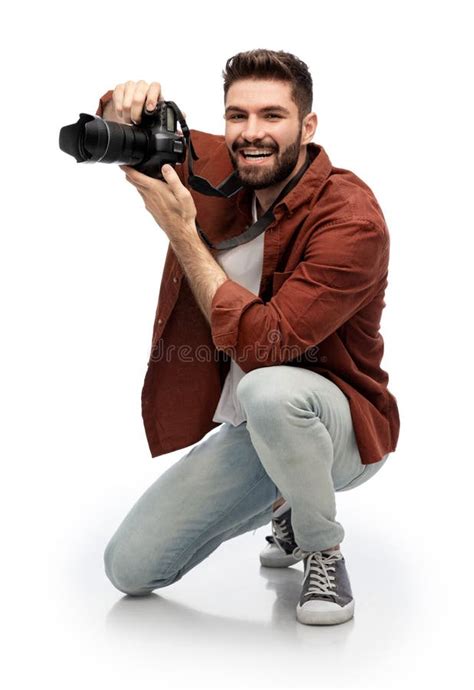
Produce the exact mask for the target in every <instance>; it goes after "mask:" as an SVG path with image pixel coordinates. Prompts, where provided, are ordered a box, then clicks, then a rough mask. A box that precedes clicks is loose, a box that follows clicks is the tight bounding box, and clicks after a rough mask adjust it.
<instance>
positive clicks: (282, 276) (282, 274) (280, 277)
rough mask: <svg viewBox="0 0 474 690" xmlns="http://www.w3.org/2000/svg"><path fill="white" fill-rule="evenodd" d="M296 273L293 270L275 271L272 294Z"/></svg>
mask: <svg viewBox="0 0 474 690" xmlns="http://www.w3.org/2000/svg"><path fill="white" fill-rule="evenodd" d="M293 273H294V270H293V271H275V272H274V274H273V279H272V294H273V295H274V294H275V293H276V292H278V290H279V289H280V288H281V286H282V285H283V283H284V282H285V281H286V280H288V278H289V277H290V276H292V275H293Z"/></svg>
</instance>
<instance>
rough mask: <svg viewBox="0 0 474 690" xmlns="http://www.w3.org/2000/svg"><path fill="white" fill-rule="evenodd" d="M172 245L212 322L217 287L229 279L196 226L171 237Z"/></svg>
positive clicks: (192, 287) (198, 300)
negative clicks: (213, 302) (212, 308)
mask: <svg viewBox="0 0 474 690" xmlns="http://www.w3.org/2000/svg"><path fill="white" fill-rule="evenodd" d="M170 244H171V247H172V249H173V251H174V253H175V254H176V256H177V258H178V261H179V263H180V264H181V266H182V268H183V270H184V272H185V274H186V277H187V279H188V282H189V285H190V287H191V290H192V291H193V294H194V296H195V298H196V301H197V303H198V305H199V307H200V309H201V311H202V313H203V314H204V316H205V317H206V319H207V321H208V322H209V323H211V304H212V299H213V297H214V295H215V293H216V291H217V288H218V287H219V286H220V285H222V283H223V282H224V281H226V280H227V278H228V276H227V274H226V273H225V272H224V271H223V270H222V268H221V267H220V266H219V264H218V263H217V261H215V259H214V258H213V256H212V254H211V252H210V251H209V250H208V248H207V247H206V246H205V245H204V244H203V242H202V240H201V239H200V238H199V235H198V233H197V230H196V227H195V226H193V228H192V229H190V231H189V232H186V233H182V234H181V233H180V234H179V236H174V237H173V238H172V239H170Z"/></svg>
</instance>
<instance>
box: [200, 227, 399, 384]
mask: <svg viewBox="0 0 474 690" xmlns="http://www.w3.org/2000/svg"><path fill="white" fill-rule="evenodd" d="M388 251H389V250H388V232H387V230H386V228H381V227H379V226H376V225H375V224H374V223H373V222H372V221H368V220H360V221H357V220H356V221H354V219H353V218H351V219H347V220H343V221H335V222H331V223H328V224H326V225H324V226H322V227H320V228H317V229H315V231H314V233H313V235H312V236H311V238H310V240H309V242H308V245H307V248H306V252H305V254H304V257H303V259H302V261H301V262H300V263H299V264H298V265H297V267H296V268H295V270H294V271H293V272H291V274H290V275H289V277H288V278H287V279H286V280H285V282H284V283H283V285H282V286H281V288H280V289H279V290H278V292H277V293H276V294H275V295H274V296H273V297H272V299H271V300H270V301H269V302H267V303H265V302H263V300H262V299H261V298H260V297H259V296H258V295H255V294H254V293H252V292H250V291H249V290H247V289H246V288H244V287H243V286H242V285H240V284H239V283H236V282H235V281H233V280H231V279H227V280H226V281H225V282H224V283H222V284H221V285H220V286H219V288H218V289H217V291H216V293H215V295H214V298H213V300H212V304H211V333H212V339H213V342H214V345H215V346H216V348H217V349H219V350H223V351H225V352H226V353H227V354H228V355H230V356H231V357H232V359H234V360H235V361H236V362H237V363H238V365H239V366H240V367H241V368H242V370H243V371H244V372H249V371H252V369H256V368H258V367H263V366H272V365H277V364H284V363H286V362H289V361H291V360H292V359H295V358H296V357H298V356H301V355H302V354H303V353H304V352H305V351H306V350H308V349H310V348H312V347H314V346H315V345H318V344H319V343H320V342H322V341H323V340H324V339H325V338H327V337H328V336H329V335H330V334H331V333H333V332H334V331H336V330H337V329H338V328H339V327H340V326H341V325H342V324H344V323H345V322H346V321H348V320H349V319H350V318H351V317H352V316H353V315H354V314H355V313H356V312H357V311H358V310H359V309H361V308H362V307H363V306H365V304H367V303H369V302H370V301H371V300H372V299H373V297H374V296H375V294H376V293H377V291H378V290H379V289H380V282H381V280H382V279H384V276H385V275H386V272H387V267H388Z"/></svg>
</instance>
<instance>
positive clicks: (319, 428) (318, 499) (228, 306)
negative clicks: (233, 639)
mask: <svg viewBox="0 0 474 690" xmlns="http://www.w3.org/2000/svg"><path fill="white" fill-rule="evenodd" d="M223 76H224V108H225V115H224V117H225V136H221V135H213V134H208V133H205V132H200V131H197V130H191V136H192V140H193V143H194V146H195V148H196V150H197V153H198V155H199V160H198V161H196V172H197V173H198V174H199V175H200V176H204V177H207V178H208V179H210V180H211V182H212V184H217V183H219V182H221V181H222V180H223V179H224V178H226V177H227V176H229V175H230V174H232V173H233V174H234V175H235V176H236V177H237V179H238V180H239V181H240V183H241V189H240V191H238V193H236V194H235V195H233V196H232V197H231V198H225V199H224V198H216V197H208V196H204V195H202V194H199V193H197V192H196V191H194V190H193V189H192V188H191V186H190V184H189V182H188V170H187V166H186V165H183V166H182V167H179V166H178V167H177V169H176V170H174V169H173V168H171V167H169V166H165V167H164V168H163V175H164V179H165V181H164V182H163V181H159V180H155V179H152V178H150V177H147V176H145V175H143V174H141V173H139V172H138V171H136V170H135V169H133V168H131V167H129V166H123V170H124V172H125V174H126V179H127V181H128V182H130V183H131V184H132V185H134V186H135V187H136V189H137V190H138V192H139V193H140V195H141V196H142V198H143V200H144V202H145V207H146V209H147V210H148V211H149V212H150V213H151V214H152V216H153V218H154V219H155V220H156V223H157V225H158V226H159V227H160V228H161V230H162V231H164V232H165V233H166V235H167V237H168V239H169V249H168V254H167V258H166V263H165V268H164V271H163V276H162V281H161V289H160V297H159V303H158V308H157V312H156V317H155V323H154V328H153V339H152V348H151V355H150V359H149V362H148V370H147V373H146V377H145V382H144V386H143V392H142V413H143V419H144V424H145V430H146V434H147V439H148V443H149V446H150V450H151V453H152V456H153V457H156V456H158V455H162V454H164V453H168V452H171V451H173V450H177V449H180V448H184V447H185V446H189V445H192V444H196V445H194V446H193V447H192V448H191V450H189V451H188V452H187V453H186V454H185V455H184V456H183V457H181V459H180V460H179V461H178V462H176V463H175V464H174V465H172V466H171V467H170V468H169V469H168V470H167V471H165V472H164V473H162V474H161V476H160V477H159V478H158V479H157V480H156V481H155V482H154V484H153V485H152V486H151V487H150V488H149V489H148V490H147V491H146V492H145V493H144V495H143V496H142V497H141V498H140V499H139V500H138V501H137V502H136V504H135V505H134V506H133V508H132V509H131V511H130V512H129V514H128V515H127V516H126V517H125V519H124V520H123V522H122V524H121V525H120V526H119V528H118V529H117V531H116V533H115V534H114V535H113V537H112V539H111V540H110V542H109V544H108V546H107V548H106V551H105V567H106V573H107V576H108V577H109V579H110V580H111V582H112V583H113V584H114V585H115V586H116V587H117V588H118V589H119V590H121V591H122V592H126V593H127V594H131V595H136V596H138V595H146V594H149V593H151V592H152V591H153V590H155V589H158V588H163V587H166V586H167V585H170V584H172V583H173V582H176V581H177V580H179V579H180V578H181V577H182V576H183V575H184V574H185V573H187V572H189V571H190V570H191V569H192V568H194V567H195V566H196V565H198V564H199V563H200V562H201V561H203V560H204V559H205V558H206V557H207V556H209V555H210V554H211V553H212V552H213V551H214V550H215V549H217V548H218V546H219V545H220V544H221V543H222V542H224V541H226V540H228V539H231V538H233V537H236V536H238V535H240V534H243V533H245V532H248V531H251V530H254V529H256V528H258V527H260V526H262V525H265V524H267V523H269V522H271V526H272V534H271V535H269V536H267V537H266V540H267V544H266V546H265V548H264V549H263V550H262V552H261V554H260V561H261V564H262V565H263V566H266V567H285V566H288V565H292V564H295V563H297V562H299V561H303V563H304V576H303V583H302V590H301V596H300V598H299V601H298V602H297V605H296V616H297V620H298V621H300V622H301V623H305V624H310V625H328V624H334V623H342V622H345V621H347V620H349V619H350V618H352V616H353V615H354V598H353V595H352V591H351V586H350V582H349V576H348V572H347V568H346V562H345V559H344V557H343V555H342V553H341V548H340V544H341V542H342V540H343V538H344V529H343V527H342V525H341V524H340V523H339V522H338V521H336V501H335V493H336V492H337V491H345V490H349V489H352V488H354V487H356V486H359V485H360V484H362V483H363V482H365V481H367V480H368V479H370V478H371V477H372V476H373V475H374V474H376V473H377V472H378V471H379V470H380V469H381V467H382V466H383V465H384V464H385V462H386V461H387V459H388V457H389V455H390V454H391V453H392V452H393V451H394V450H395V448H396V444H397V439H398V433H399V416H398V409H397V404H396V399H395V398H394V396H393V395H392V394H391V393H390V392H389V391H388V388H387V384H388V375H387V373H386V372H385V371H384V370H383V369H382V368H381V360H382V356H383V339H382V337H381V335H380V331H379V329H380V320H381V314H382V310H383V308H384V306H385V303H384V292H385V288H386V285H387V272H388V258H389V234H388V230H387V227H386V224H385V220H384V217H383V213H382V211H381V209H380V207H379V205H378V203H377V200H376V199H375V197H374V194H373V193H372V191H371V190H370V188H369V187H368V186H367V185H366V184H365V183H364V182H363V181H362V180H361V179H360V178H358V177H357V176H356V175H354V173H352V172H350V171H348V170H345V169H342V168H335V167H333V166H332V164H331V162H330V159H329V157H328V155H327V153H326V152H325V150H324V148H323V147H322V146H321V145H319V144H315V143H313V142H312V139H313V137H314V134H315V130H316V127H317V116H316V114H315V113H314V112H313V111H312V97H313V94H312V80H311V76H310V73H309V71H308V68H307V66H306V65H305V63H304V62H302V61H301V60H300V59H298V58H297V57H295V56H294V55H291V54H289V53H285V52H283V51H270V50H253V51H249V52H246V53H239V54H238V55H235V56H233V57H232V58H229V60H228V61H227V64H226V69H225V71H224V74H223ZM160 92H161V87H160V85H159V84H158V83H157V82H153V83H151V84H148V83H147V82H126V83H124V84H119V85H118V86H117V87H116V88H115V89H114V90H113V91H109V92H107V94H105V95H104V96H103V97H102V99H101V102H100V107H99V110H98V114H99V115H102V116H103V117H104V118H105V119H115V120H117V121H119V122H123V123H127V124H130V123H132V122H134V123H139V122H140V117H141V113H142V111H143V108H144V107H146V108H149V109H151V110H152V109H154V108H155V106H156V103H157V101H158V99H159V98H160ZM188 155H189V152H188ZM217 426H219V428H218V429H217V430H216V432H215V433H212V434H209V435H207V433H208V432H209V431H211V430H212V429H214V428H215V427H217ZM204 436H206V437H205V438H204ZM237 577H238V568H237V564H236V568H235V570H234V571H233V580H234V579H235V578H237Z"/></svg>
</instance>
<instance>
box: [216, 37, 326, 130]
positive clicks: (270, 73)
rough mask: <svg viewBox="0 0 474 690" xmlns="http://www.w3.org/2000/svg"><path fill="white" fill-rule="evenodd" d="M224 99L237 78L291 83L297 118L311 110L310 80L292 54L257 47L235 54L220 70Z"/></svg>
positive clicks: (301, 63)
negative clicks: (222, 79)
mask: <svg viewBox="0 0 474 690" xmlns="http://www.w3.org/2000/svg"><path fill="white" fill-rule="evenodd" d="M222 76H223V78H224V100H225V98H226V97H227V92H228V91H229V88H230V87H231V85H232V84H233V83H234V82H236V81H238V80H239V79H273V80H278V81H284V82H287V83H289V84H291V87H292V88H291V97H292V99H293V100H294V102H295V103H296V105H297V106H298V112H299V116H300V119H303V118H304V117H305V116H306V115H307V114H308V113H310V112H311V108H312V105H313V80H312V78H311V74H310V73H309V69H308V66H307V65H306V64H305V63H304V62H303V61H302V60H300V59H299V58H297V57H296V56H295V55H292V54H291V53H285V52H284V51H283V50H265V49H263V48H257V49H255V50H248V51H247V52H245V53H237V55H234V56H233V57H231V58H229V59H228V60H227V62H226V65H225V69H224V70H223V71H222Z"/></svg>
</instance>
